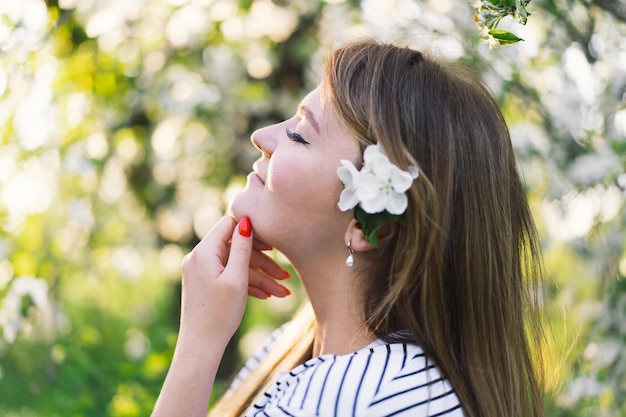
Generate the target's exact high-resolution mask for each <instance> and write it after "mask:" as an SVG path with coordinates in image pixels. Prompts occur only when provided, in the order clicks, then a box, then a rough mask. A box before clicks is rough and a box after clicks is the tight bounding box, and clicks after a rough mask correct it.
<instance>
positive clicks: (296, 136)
mask: <svg viewBox="0 0 626 417" xmlns="http://www.w3.org/2000/svg"><path fill="white" fill-rule="evenodd" d="M287 137H288V138H289V139H291V140H292V141H294V142H298V143H302V144H304V145H310V143H309V142H307V141H306V140H305V139H304V138H303V137H302V136H300V134H299V133H296V132H292V131H291V130H289V129H287Z"/></svg>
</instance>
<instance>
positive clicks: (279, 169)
mask: <svg viewBox="0 0 626 417" xmlns="http://www.w3.org/2000/svg"><path fill="white" fill-rule="evenodd" d="M277 162H278V161H277ZM335 171H336V168H332V167H330V166H320V164H313V163H311V161H310V160H295V159H291V160H290V161H285V162H284V163H277V164H276V165H275V166H274V167H273V169H272V171H271V175H270V178H269V181H268V184H269V186H270V190H271V191H272V194H274V195H275V196H276V197H277V198H280V199H281V200H282V201H284V203H285V204H288V205H293V206H296V207H302V208H303V209H306V210H308V211H309V212H310V211H311V209H313V208H314V207H315V208H316V209H318V210H323V211H324V212H327V210H328V209H329V208H333V207H334V206H336V204H337V202H338V201H339V193H340V192H341V182H340V181H339V177H337V176H336V175H335ZM311 214H312V213H311Z"/></svg>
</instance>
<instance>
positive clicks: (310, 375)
mask: <svg viewBox="0 0 626 417" xmlns="http://www.w3.org/2000/svg"><path fill="white" fill-rule="evenodd" d="M272 336H273V337H272V338H275V337H276V335H272ZM268 349H269V347H268V346H265V347H264V349H263V351H262V352H261V353H260V355H259V356H262V355H263V354H264V353H266V352H267V350H268ZM261 359H262V358H260V357H258V356H256V357H253V358H251V359H250V360H249V361H248V363H246V366H245V367H244V369H243V370H242V372H241V373H240V375H239V376H238V378H237V379H236V382H235V384H236V383H237V381H240V380H241V378H245V375H247V373H248V372H249V371H250V370H251V369H252V368H253V367H254V365H255V364H257V363H258V362H259V361H260V360H261ZM262 416H266V417H278V416H281V417H283V416H295V417H300V416H302V417H305V416H306V417H310V416H320V417H322V416H338V417H350V416H354V417H382V416H402V417H408V416H419V417H421V416H429V417H436V416H446V417H462V416H463V411H462V408H461V405H460V402H459V400H458V398H457V396H456V394H455V393H454V390H453V389H452V387H451V386H450V384H449V383H448V382H447V381H446V380H445V379H443V378H442V377H441V375H440V373H439V370H438V368H437V367H436V366H435V365H434V364H433V362H432V360H429V359H428V358H427V357H426V355H425V354H424V352H423V351H422V349H421V348H420V347H418V346H415V345H411V344H405V343H392V344H388V343H385V342H383V341H381V340H377V341H375V342H373V343H372V344H370V345H368V346H366V347H365V348H363V349H361V350H359V351H357V352H354V353H352V354H348V355H341V356H338V355H330V354H329V355H322V356H320V357H317V358H312V359H310V360H308V361H306V362H305V363H303V364H302V365H299V366H297V367H296V368H294V369H292V370H291V371H289V372H285V373H280V374H279V375H278V376H277V378H276V380H275V382H274V383H273V384H272V385H271V386H270V388H269V389H268V390H267V391H266V392H265V393H264V394H263V395H262V396H261V397H260V398H258V399H257V401H256V402H255V404H254V405H253V406H252V407H251V408H250V409H249V410H248V412H247V413H246V417H262Z"/></svg>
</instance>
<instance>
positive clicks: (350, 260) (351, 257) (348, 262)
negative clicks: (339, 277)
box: [346, 239, 354, 268]
mask: <svg viewBox="0 0 626 417" xmlns="http://www.w3.org/2000/svg"><path fill="white" fill-rule="evenodd" d="M351 243H352V239H350V240H349V241H348V257H347V258H346V266H347V267H348V268H352V267H353V266H354V250H353V249H352V248H351V247H350V244H351Z"/></svg>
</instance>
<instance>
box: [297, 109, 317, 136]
mask: <svg viewBox="0 0 626 417" xmlns="http://www.w3.org/2000/svg"><path fill="white" fill-rule="evenodd" d="M298 113H299V114H301V115H302V116H303V118H305V119H307V120H308V121H309V123H311V125H312V126H313V129H315V131H316V132H317V133H320V125H319V124H318V123H317V120H315V116H314V115H313V112H312V111H311V109H309V108H308V107H307V106H305V105H300V107H298Z"/></svg>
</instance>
